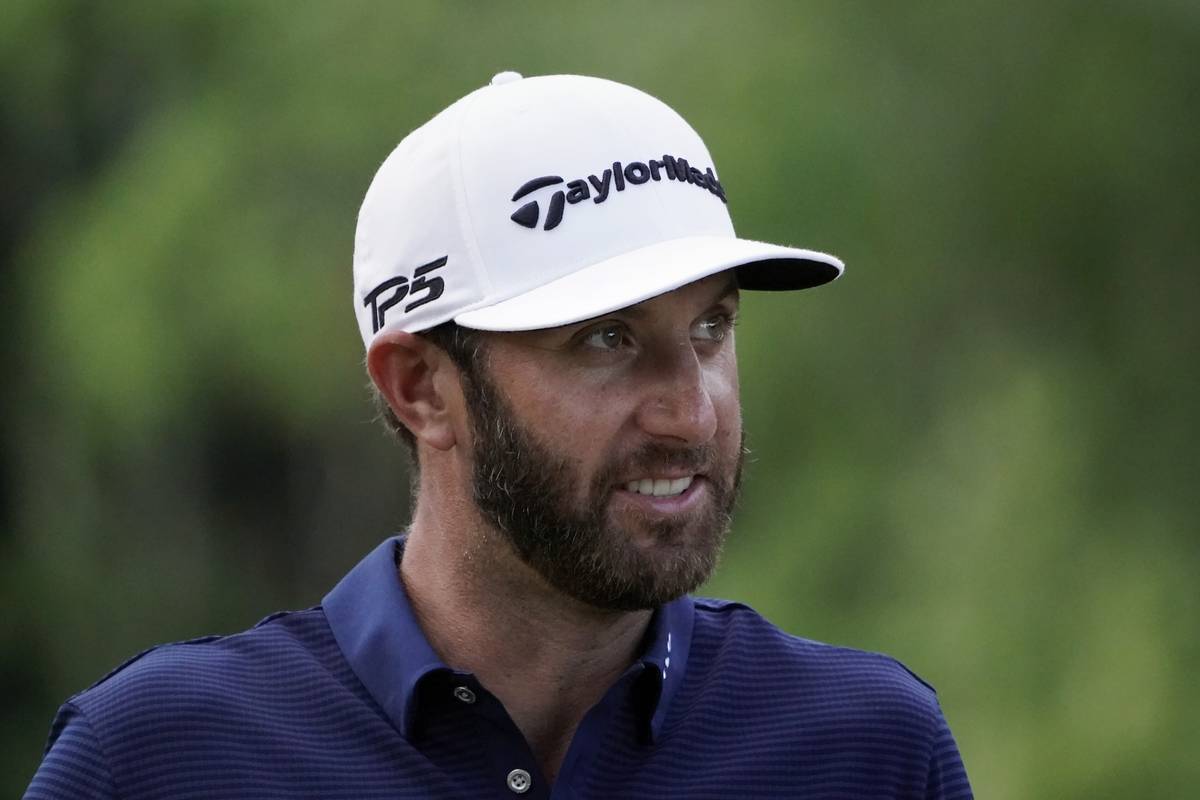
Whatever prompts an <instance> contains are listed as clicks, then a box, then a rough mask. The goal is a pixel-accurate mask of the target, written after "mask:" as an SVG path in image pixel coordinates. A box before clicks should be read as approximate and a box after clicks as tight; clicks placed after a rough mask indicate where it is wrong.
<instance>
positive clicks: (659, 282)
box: [454, 236, 844, 331]
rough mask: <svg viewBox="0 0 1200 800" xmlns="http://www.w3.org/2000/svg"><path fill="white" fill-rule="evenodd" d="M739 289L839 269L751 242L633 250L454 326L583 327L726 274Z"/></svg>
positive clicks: (705, 239)
mask: <svg viewBox="0 0 1200 800" xmlns="http://www.w3.org/2000/svg"><path fill="white" fill-rule="evenodd" d="M734 268H736V269H737V276H738V285H739V286H740V287H741V288H743V289H760V290H772V291H784V290H789V289H808V288H811V287H813V286H820V285H821V284H823V283H828V282H829V281H832V280H833V279H835V278H837V277H838V276H839V275H841V274H842V270H843V269H844V266H843V264H842V262H841V261H840V260H839V259H837V258H835V257H834V256H831V255H828V254H826V253H819V252H816V251H815V250H800V249H797V248H793V247H782V246H780V245H776V244H767V243H766V242H755V241H751V240H749V239H733V238H728V237H723V236H692V237H687V238H684V239H673V240H671V241H666V242H658V243H656V244H652V245H648V246H646V247H642V248H640V249H637V250H631V251H629V252H627V253H622V254H621V255H619V256H614V257H612V258H609V259H605V260H604V261H600V262H597V263H596V264H592V265H591V266H588V267H584V268H583V269H580V270H577V271H575V272H572V273H571V274H569V275H566V276H564V277H562V278H559V279H558V280H556V281H552V282H550V283H547V284H545V285H543V286H539V287H538V288H536V289H533V290H531V291H528V292H525V293H524V294H520V295H517V296H516V297H512V298H509V299H507V300H502V301H500V302H498V303H493V304H492V305H489V306H484V307H482V308H475V309H472V310H470V311H465V312H463V313H461V314H458V315H457V316H455V317H454V321H455V322H457V323H458V324H459V325H462V326H464V327H467V328H475V329H478V330H484V331H527V330H536V329H538V328H554V327H557V326H559V325H569V324H571V323H573V322H581V321H583V320H586V319H591V318H592V317H598V316H600V315H601V314H607V313H609V312H610V311H616V310H617V309H620V308H627V307H628V306H631V305H634V304H636V303H640V302H642V301H643V300H649V299H650V298H651V297H657V296H658V295H660V294H663V293H664V292H669V291H671V290H673V289H678V288H679V287H680V286H685V285H687V284H689V283H692V282H693V281H697V280H700V279H701V278H705V277H707V276H709V275H714V274H716V273H718V272H723V271H724V270H727V269H734Z"/></svg>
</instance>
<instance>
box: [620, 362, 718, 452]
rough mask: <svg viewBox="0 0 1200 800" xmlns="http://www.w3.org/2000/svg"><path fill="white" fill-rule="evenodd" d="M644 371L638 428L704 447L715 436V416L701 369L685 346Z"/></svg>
mask: <svg viewBox="0 0 1200 800" xmlns="http://www.w3.org/2000/svg"><path fill="white" fill-rule="evenodd" d="M644 370H645V372H646V376H647V386H646V392H645V396H644V397H643V399H642V402H641V404H640V406H639V407H638V424H639V426H640V427H641V428H642V430H644V431H646V433H649V434H651V435H653V436H656V437H662V438H666V439H675V440H677V441H679V442H684V443H687V444H692V445H694V444H703V443H705V442H708V441H710V440H711V439H712V438H713V436H715V435H716V432H717V412H716V408H715V407H714V405H713V398H712V393H711V391H710V387H709V385H708V382H707V380H706V376H705V373H704V368H703V365H702V364H701V363H700V360H699V358H698V357H697V354H696V351H695V350H694V349H693V348H692V346H691V343H690V342H688V343H687V344H686V345H684V346H676V347H672V348H670V349H669V351H668V352H662V353H659V354H656V357H655V358H653V359H652V360H650V361H649V362H648V363H647V364H646V365H645V366H644Z"/></svg>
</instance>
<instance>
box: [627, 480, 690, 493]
mask: <svg viewBox="0 0 1200 800" xmlns="http://www.w3.org/2000/svg"><path fill="white" fill-rule="evenodd" d="M695 478H696V476H695V475H687V476H685V477H683V478H638V479H637V480H632V481H629V482H627V483H626V484H625V487H624V488H625V491H627V492H633V493H635V494H645V495H650V496H652V497H675V496H677V495H681V494H683V493H684V492H686V491H687V489H688V487H689V486H691V485H692V481H693V480H695Z"/></svg>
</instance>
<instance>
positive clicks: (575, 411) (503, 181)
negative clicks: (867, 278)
mask: <svg viewBox="0 0 1200 800" xmlns="http://www.w3.org/2000/svg"><path fill="white" fill-rule="evenodd" d="M585 201H586V202H585ZM543 204H544V205H543ZM840 271H841V262H839V261H838V260H837V259H836V258H833V257H832V256H827V255H824V254H822V253H816V252H813V251H808V250H795V249H792V248H786V247H780V246H776V245H768V244H763V243H760V242H751V241H747V240H741V239H737V238H736V237H735V236H734V233H733V228H732V224H731V222H730V220H729V214H728V211H727V208H726V193H725V189H724V187H723V186H722V184H721V183H720V181H719V180H718V179H717V177H716V173H715V171H714V167H713V166H712V161H711V158H710V156H709V155H708V152H707V150H706V149H705V147H704V144H703V142H702V141H700V139H699V137H698V136H697V135H696V134H695V132H694V131H693V130H692V129H691V128H690V127H688V125H687V123H686V122H684V121H683V120H682V119H681V118H679V116H678V115H677V114H675V112H673V111H672V110H671V109H669V108H667V107H666V106H665V105H663V104H662V103H661V102H659V101H657V100H655V99H654V98H652V97H649V96H648V95H645V94H643V93H641V92H638V91H637V90H635V89H631V88H629V87H626V86H622V85H620V84H614V83H611V82H609V81H603V80H598V79H594V78H582V77H577V76H552V77H546V78H533V79H528V80H523V79H520V78H519V76H515V75H513V74H512V73H508V74H505V75H501V76H497V78H496V79H494V80H493V84H492V85H491V86H489V87H485V88H483V89H480V90H478V91H476V92H474V93H472V94H471V95H468V96H467V97H466V98H463V99H462V100H460V101H459V102H457V103H455V104H454V105H452V106H451V107H450V108H448V109H447V110H446V111H444V112H442V114H439V115H438V116H437V117H435V118H434V119H433V120H431V121H430V122H429V123H427V124H426V125H425V126H422V128H420V129H418V130H417V131H415V132H414V133H413V134H411V135H410V136H409V137H407V138H406V139H405V140H404V141H403V142H401V144H400V145H399V146H398V147H397V148H396V150H395V151H394V152H393V153H392V155H391V156H389V158H388V160H387V161H385V163H384V165H383V166H382V167H381V168H380V170H379V173H378V174H377V175H376V178H375V181H374V182H373V183H372V186H371V189H370V191H368V193H367V198H366V200H365V201H364V203H363V208H362V211H361V213H360V216H359V227H358V234H357V238H356V245H355V306H356V310H357V312H358V316H359V324H360V331H361V333H362V335H363V339H364V341H365V343H366V344H367V347H368V359H367V361H368V368H369V370H370V372H371V376H372V380H373V382H374V384H375V385H376V387H377V388H378V390H379V393H380V395H381V397H382V399H383V401H384V402H385V403H386V406H387V408H388V409H389V411H390V412H391V416H392V418H393V419H394V421H395V422H396V423H398V424H399V425H400V426H402V427H403V429H404V430H406V431H408V432H409V436H411V437H412V438H413V440H414V441H415V444H416V451H417V454H418V456H417V457H418V460H419V461H420V463H421V466H422V472H423V473H427V471H428V467H429V465H430V464H434V465H436V466H437V470H438V474H437V476H434V477H430V476H429V475H428V474H423V476H422V487H423V488H422V492H423V493H424V492H425V490H426V488H428V487H429V486H436V485H437V484H436V483H434V482H435V481H441V482H443V483H449V484H453V486H452V489H451V491H450V492H449V493H446V492H443V491H441V489H442V488H443V487H439V492H438V494H437V496H438V497H439V498H442V499H441V500H440V502H442V503H443V504H444V505H446V506H447V508H445V509H443V510H444V511H446V512H447V513H449V512H450V511H451V510H452V509H451V508H450V506H453V505H455V504H469V505H470V507H471V508H472V509H473V511H474V513H476V514H477V515H478V517H479V518H480V519H481V520H482V521H483V523H484V524H485V525H486V527H487V528H489V529H491V530H493V531H495V532H496V533H498V534H500V535H501V536H502V538H503V539H504V540H506V541H508V542H509V543H510V544H511V545H512V547H513V549H514V551H515V552H516V553H517V554H518V555H519V556H520V558H521V559H522V560H523V561H525V563H527V564H528V565H529V566H531V567H532V568H533V569H534V570H535V571H536V572H537V573H538V574H539V575H541V576H542V577H543V578H544V579H545V580H546V582H548V583H549V584H551V585H552V586H554V587H556V588H558V589H559V590H561V591H563V592H564V593H566V594H569V595H571V596H573V597H575V598H576V599H578V600H581V601H584V602H586V603H589V604H591V605H593V606H596V607H600V608H610V609H632V608H646V607H652V606H654V605H657V604H659V603H662V602H665V601H666V600H669V599H671V598H673V597H675V596H678V595H680V594H683V593H684V592H686V591H689V590H690V589H692V588H694V587H695V586H696V585H697V584H698V583H699V582H701V581H702V580H703V579H704V578H706V577H707V575H708V574H709V572H710V571H711V569H712V566H713V564H714V563H715V561H716V557H717V554H718V552H719V550H720V545H721V542H722V540H723V538H724V534H725V531H726V529H727V527H728V521H729V514H730V511H731V508H732V505H733V502H734V498H735V496H736V491H737V486H738V482H739V478H740V469H741V454H742V427H741V413H740V408H739V404H738V384H737V364H736V354H735V351H734V342H733V335H732V320H733V317H734V314H735V312H736V309H737V302H738V291H739V288H767V289H789V288H793V289H794V288H806V287H808V286H814V285H818V284H820V283H824V282H826V281H829V280H832V279H833V278H835V277H837V275H838V274H840ZM427 482H428V484H427ZM456 492H457V494H456ZM447 498H449V499H447ZM460 501H461V503H460Z"/></svg>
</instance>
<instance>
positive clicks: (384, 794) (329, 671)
mask: <svg viewBox="0 0 1200 800" xmlns="http://www.w3.org/2000/svg"><path fill="white" fill-rule="evenodd" d="M403 546H404V543H403V539H402V538H395V539H389V540H388V541H386V542H384V543H383V544H382V545H380V546H379V547H378V548H377V549H376V550H375V551H373V552H372V553H371V554H370V555H368V556H367V557H366V558H365V559H364V560H363V561H362V562H361V563H359V564H358V566H356V567H355V568H354V569H353V570H352V571H351V572H350V573H349V574H348V575H347V576H346V577H345V578H344V579H343V580H342V581H341V582H340V583H339V584H338V585H337V587H335V588H334V589H333V591H332V592H330V593H329V595H328V596H326V598H325V600H324V602H323V603H322V604H321V605H320V606H318V607H316V608H312V609H309V610H307V611H299V612H290V613H283V614H277V615H275V616H272V617H268V618H267V619H265V620H263V621H262V622H260V623H259V624H258V625H256V626H255V627H254V628H252V629H251V630H249V631H246V632H244V633H239V634H236V635H233V636H211V637H205V638H202V639H195V640H193V641H189V642H182V643H178V644H172V645H165V646H162V647H157V648H153V649H151V650H148V651H147V652H145V653H142V654H141V655H140V656H137V657H136V658H134V659H132V660H131V661H129V662H128V663H126V664H124V665H123V666H121V667H119V668H118V669H117V670H115V671H114V672H112V673H111V674H110V675H108V676H107V677H106V678H104V679H103V680H101V681H100V682H99V683H97V684H96V685H94V686H92V687H91V688H90V689H88V690H86V691H84V692H82V693H80V694H78V695H76V696H74V697H72V698H71V699H70V700H69V701H68V702H67V703H66V704H65V705H64V706H63V707H62V709H60V711H59V714H58V716H57V718H56V719H55V721H54V725H53V728H52V730H51V734H50V742H49V744H48V746H47V751H46V756H45V759H44V761H43V762H42V765H41V767H40V768H39V770H38V772H37V774H36V775H35V776H34V779H33V782H32V783H31V784H30V786H29V789H28V791H27V793H26V795H25V797H26V798H30V799H32V798H128V799H129V800H133V799H134V798H322V799H323V800H333V799H334V798H346V800H365V799H366V798H389V799H390V800H394V799H395V798H484V797H497V798H510V799H511V798H514V797H524V798H551V797H553V798H641V797H645V798H654V799H655V800H662V798H664V797H666V798H673V797H687V798H725V797H737V798H750V797H800V796H803V797H813V798H818V797H826V798H833V797H838V798H860V797H862V798H866V797H870V798H881V797H897V798H899V797H903V798H965V797H970V796H971V789H970V786H969V785H968V783H967V777H966V774H965V772H964V770H963V765H962V761H961V760H960V758H959V755H958V750H957V748H956V746H955V743H954V739H953V737H952V736H951V734H950V730H949V729H948V727H947V726H946V722H945V720H944V719H943V716H942V713H941V710H940V709H939V707H938V703H937V699H936V697H935V695H934V692H933V690H932V689H931V688H930V687H929V686H927V685H926V684H925V683H923V682H922V681H921V680H919V679H918V678H916V677H915V676H914V675H912V674H911V673H910V672H908V671H907V670H906V669H905V668H904V667H903V666H901V665H900V664H899V663H898V662H896V661H894V660H892V659H890V658H888V657H886V656H882V655H876V654H872V653H864V652H860V651H856V650H849V649H845V648H839V647H831V646H829V645H824V644H820V643H817V642H812V641H808V640H805V639H799V638H796V637H793V636H789V635H788V634H785V633H783V632H782V631H780V630H779V629H777V628H775V627H774V626H772V625H771V624H770V623H768V622H767V621H766V620H764V619H763V618H762V617H760V616H759V615H758V614H756V613H755V612H754V611H753V610H751V609H750V608H747V607H746V606H744V605H740V604H738V603H730V602H725V601H719V600H702V599H693V598H690V597H685V598H681V599H680V600H677V601H675V602H673V603H670V604H668V605H666V606H663V607H662V608H660V609H658V610H657V611H656V612H655V614H654V615H653V617H652V619H651V623H650V627H649V629H648V631H647V634H646V638H645V641H644V643H643V649H642V653H641V655H640V657H639V658H638V659H637V661H636V662H635V663H634V664H632V665H631V666H630V667H629V669H628V670H626V672H625V673H624V674H623V675H622V676H621V678H620V679H619V680H617V682H616V683H615V684H614V685H613V686H612V687H611V688H610V689H609V691H608V692H607V693H606V694H605V695H604V697H603V699H601V701H600V702H599V703H598V704H597V705H596V706H595V707H594V708H592V709H591V710H590V711H589V712H588V714H587V716H586V717H585V718H584V720H583V722H582V723H581V724H580V726H579V729H578V731H577V732H576V734H575V738H574V739H573V740H572V742H571V746H570V749H569V750H568V752H567V755H566V758H565V760H564V761H563V764H562V768H561V771H560V773H559V775H558V778H557V779H556V781H555V783H554V785H553V786H549V785H547V784H546V782H545V780H544V779H543V777H542V776H541V774H540V772H539V769H538V765H537V761H536V759H535V758H534V756H533V753H532V752H531V751H530V749H529V747H528V745H527V744H526V743H525V741H524V739H523V737H522V736H521V733H520V732H519V731H518V729H517V728H516V726H515V725H514V724H513V722H512V720H511V719H510V718H509V716H508V713H507V712H506V711H505V709H504V707H503V706H502V705H501V704H500V702H499V701H498V700H497V699H496V698H495V697H494V696H493V695H491V694H490V693H489V692H488V690H487V688H486V687H485V686H483V685H482V684H480V683H479V681H478V680H476V678H475V677H474V676H473V675H470V674H468V673H465V672H460V671H456V670H454V669H452V668H450V667H448V666H447V665H446V664H444V663H442V661H441V660H440V659H439V658H438V656H437V655H436V654H435V653H434V652H433V649H432V648H431V647H430V645H429V642H428V641H427V640H426V638H425V636H424V634H423V633H422V632H421V629H420V627H419V626H418V625H417V621H416V618H415V617H414V615H413V612H412V608H411V607H410V605H409V602H408V599H407V597H406V595H405V592H404V588H403V584H402V583H401V582H400V580H399V577H398V572H397V569H396V566H397V563H398V559H399V558H400V557H401V555H402V553H403Z"/></svg>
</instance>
